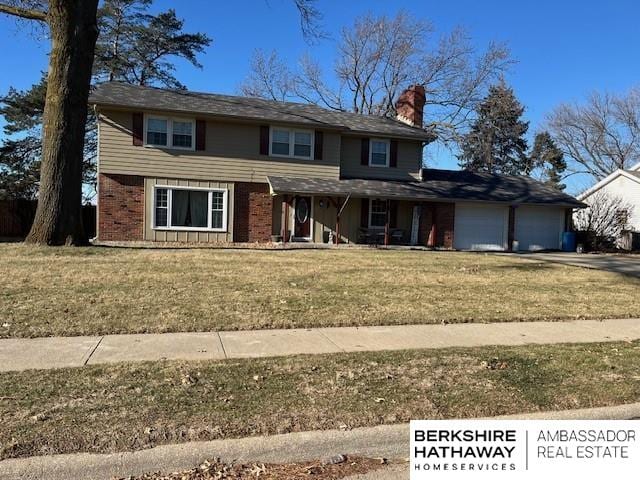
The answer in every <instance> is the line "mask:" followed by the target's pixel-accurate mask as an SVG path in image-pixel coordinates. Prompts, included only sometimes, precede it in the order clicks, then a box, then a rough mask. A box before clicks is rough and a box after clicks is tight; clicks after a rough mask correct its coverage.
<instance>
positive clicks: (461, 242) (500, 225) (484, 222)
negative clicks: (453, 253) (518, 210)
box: [453, 203, 509, 250]
mask: <svg viewBox="0 0 640 480" xmlns="http://www.w3.org/2000/svg"><path fill="white" fill-rule="evenodd" d="M508 223H509V208H508V207H503V206H495V205H482V204H473V203H471V204H469V203H456V212H455V229H454V232H453V246H454V248H457V249H459V250H505V249H506V245H507V225H508Z"/></svg>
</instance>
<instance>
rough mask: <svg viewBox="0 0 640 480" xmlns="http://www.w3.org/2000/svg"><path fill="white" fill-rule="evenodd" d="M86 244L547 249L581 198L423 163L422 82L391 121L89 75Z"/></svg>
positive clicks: (555, 244)
mask: <svg viewBox="0 0 640 480" xmlns="http://www.w3.org/2000/svg"><path fill="white" fill-rule="evenodd" d="M90 102H91V103H92V104H93V105H94V108H95V109H96V113H97V115H98V229H97V230H98V234H97V238H98V240H99V241H143V240H144V241H160V242H167V241H168V242H176V241H177V242H222V243H231V242H270V241H283V242H292V241H304V242H318V243H320V242H323V243H326V242H329V241H332V242H335V243H380V244H392V243H394V244H420V245H428V246H433V247H444V248H458V249H490V250H511V249H512V248H514V247H517V248H520V249H526V250H528V249H557V248H559V247H560V241H561V240H560V239H561V233H562V231H563V230H564V229H565V228H566V225H567V222H568V219H569V218H570V216H571V212H572V209H573V208H574V207H580V206H581V205H582V204H581V203H580V202H578V201H576V200H575V199H574V198H572V197H570V196H568V195H565V194H563V193H560V192H557V191H555V190H552V189H550V188H548V187H545V186H544V185H542V184H540V183H538V182H535V181H533V180H531V179H529V178H526V177H517V176H511V177H510V176H501V175H489V174H478V173H470V172H458V171H446V170H433V169H423V168H422V156H423V149H424V146H425V145H426V144H428V143H429V142H431V141H433V140H434V135H433V134H432V133H430V132H429V131H427V130H425V129H423V128H421V126H422V116H423V108H424V105H425V94H424V89H423V88H422V87H420V86H415V87H411V88H409V89H408V90H406V91H405V92H404V93H403V94H402V95H401V96H400V99H399V100H398V104H397V111H398V119H389V118H381V117H377V116H366V115H357V114H353V113H348V112H336V111H331V110H327V109H323V108H320V107H318V106H314V105H308V104H299V103H287V102H276V101H270V100H264V99H256V98H246V97H235V96H226V95H214V94H205V93H195V92H189V91H173V90H164V89H158V88H149V87H138V86H131V85H125V84H121V83H105V84H103V85H100V86H99V87H98V88H97V90H96V91H95V92H94V93H93V94H92V95H91V99H90Z"/></svg>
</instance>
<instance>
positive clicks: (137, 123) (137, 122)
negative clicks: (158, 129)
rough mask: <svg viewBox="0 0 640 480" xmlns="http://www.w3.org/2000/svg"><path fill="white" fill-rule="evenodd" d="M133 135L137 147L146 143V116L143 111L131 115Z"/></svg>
mask: <svg viewBox="0 0 640 480" xmlns="http://www.w3.org/2000/svg"><path fill="white" fill-rule="evenodd" d="M131 136H132V138H133V144H134V145H135V146H136V147H139V146H141V145H142V144H143V143H144V140H143V139H144V117H143V115H142V113H141V112H133V114H132V116H131Z"/></svg>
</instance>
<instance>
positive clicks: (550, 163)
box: [524, 132, 567, 190]
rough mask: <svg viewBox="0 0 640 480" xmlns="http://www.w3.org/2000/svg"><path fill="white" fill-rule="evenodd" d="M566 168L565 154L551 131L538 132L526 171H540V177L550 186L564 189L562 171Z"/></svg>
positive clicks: (528, 173) (528, 172) (530, 172)
mask: <svg viewBox="0 0 640 480" xmlns="http://www.w3.org/2000/svg"><path fill="white" fill-rule="evenodd" d="M566 169H567V162H566V161H565V159H564V154H563V153H562V150H560V148H558V146H557V145H556V142H555V141H554V140H553V138H551V135H550V134H549V132H541V133H538V134H537V135H536V138H535V141H534V143H533V148H532V149H531V154H530V155H529V164H528V165H527V169H526V171H525V172H524V173H526V174H527V175H531V174H532V173H533V172H534V171H539V172H540V174H541V175H540V176H541V178H540V179H541V180H542V181H543V182H545V183H546V184H547V185H549V186H550V187H553V188H556V189H558V190H564V189H565V188H566V185H564V184H563V183H561V182H562V173H563V172H564V171H565V170H566Z"/></svg>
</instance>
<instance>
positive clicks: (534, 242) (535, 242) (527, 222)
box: [514, 205, 565, 251]
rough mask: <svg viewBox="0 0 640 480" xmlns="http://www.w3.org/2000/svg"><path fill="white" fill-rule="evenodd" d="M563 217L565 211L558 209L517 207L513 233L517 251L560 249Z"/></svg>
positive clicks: (528, 206)
mask: <svg viewBox="0 0 640 480" xmlns="http://www.w3.org/2000/svg"><path fill="white" fill-rule="evenodd" d="M564 217H565V209H563V208H559V207H547V206H544V207H542V206H530V205H522V206H519V207H517V208H516V211H515V231H514V239H515V241H516V242H517V249H518V250H533V251H535V250H557V249H559V248H561V247H562V232H563V231H564ZM515 248H516V247H515V245H514V249H515Z"/></svg>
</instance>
